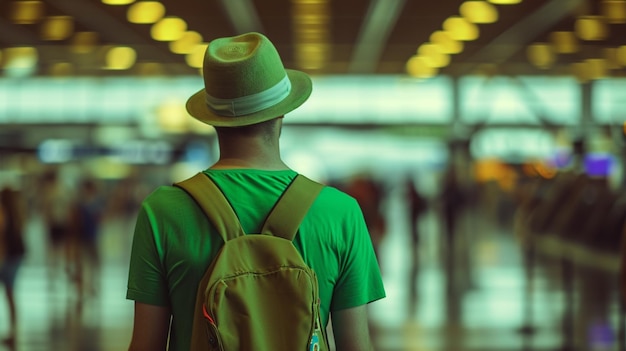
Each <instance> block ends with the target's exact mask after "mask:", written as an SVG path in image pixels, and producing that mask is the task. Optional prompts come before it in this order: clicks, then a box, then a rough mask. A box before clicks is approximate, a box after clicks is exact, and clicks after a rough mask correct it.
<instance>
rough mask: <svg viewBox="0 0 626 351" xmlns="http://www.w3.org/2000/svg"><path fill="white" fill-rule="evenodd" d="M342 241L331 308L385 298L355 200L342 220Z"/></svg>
mask: <svg viewBox="0 0 626 351" xmlns="http://www.w3.org/2000/svg"><path fill="white" fill-rule="evenodd" d="M343 226H344V228H342V229H343V232H344V233H345V234H344V235H345V237H344V241H343V242H340V243H338V249H339V251H340V253H339V255H340V257H341V258H340V267H339V278H338V280H337V284H336V285H335V289H334V293H333V299H332V304H331V307H330V309H331V311H337V310H342V309H346V308H352V307H357V306H361V305H365V304H368V303H370V302H374V301H376V300H379V299H382V298H383V297H385V289H384V286H383V282H382V277H381V274H380V267H379V265H378V261H377V259H376V255H375V254H374V248H373V246H372V240H371V238H370V235H369V232H368V230H367V227H366V225H365V220H364V218H363V213H362V211H361V209H360V208H359V206H358V204H357V203H356V201H354V205H353V206H352V207H351V209H350V210H349V212H348V214H347V216H346V218H345V222H344V223H343Z"/></svg>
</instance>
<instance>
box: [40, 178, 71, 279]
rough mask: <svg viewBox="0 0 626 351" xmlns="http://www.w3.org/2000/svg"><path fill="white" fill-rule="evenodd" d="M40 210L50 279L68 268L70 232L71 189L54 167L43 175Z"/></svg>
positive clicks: (66, 271)
mask: <svg viewBox="0 0 626 351" xmlns="http://www.w3.org/2000/svg"><path fill="white" fill-rule="evenodd" d="M42 182H43V184H42V185H43V187H42V194H41V198H42V201H41V203H40V204H41V206H42V208H41V211H42V214H43V219H44V225H45V228H46V232H47V235H48V243H49V247H48V261H49V262H48V270H49V276H50V283H51V284H52V283H53V282H54V281H55V278H58V277H59V276H58V275H59V274H66V273H68V269H69V268H70V267H69V265H68V263H69V259H68V256H69V254H70V246H69V244H70V241H69V239H70V235H71V233H72V224H73V223H72V220H73V218H72V201H73V199H72V192H71V191H70V189H68V187H67V186H65V185H64V184H63V182H62V180H61V179H60V178H59V173H58V170H57V169H53V170H50V171H48V172H46V173H44V175H43V179H42Z"/></svg>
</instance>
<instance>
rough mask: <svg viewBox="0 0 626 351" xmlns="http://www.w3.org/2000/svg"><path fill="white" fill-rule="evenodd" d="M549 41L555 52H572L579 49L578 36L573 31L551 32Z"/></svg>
mask: <svg viewBox="0 0 626 351" xmlns="http://www.w3.org/2000/svg"><path fill="white" fill-rule="evenodd" d="M550 43H551V44H552V47H553V48H554V51H555V52H556V53H557V54H573V53H575V52H578V50H579V44H578V38H577V37H576V35H575V34H574V32H567V31H557V32H552V33H551V34H550Z"/></svg>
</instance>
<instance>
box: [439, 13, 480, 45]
mask: <svg viewBox="0 0 626 351" xmlns="http://www.w3.org/2000/svg"><path fill="white" fill-rule="evenodd" d="M443 29H444V30H445V31H446V32H448V33H450V36H451V37H452V39H454V40H459V41H471V40H476V39H478V37H479V36H480V30H479V29H478V26H476V25H475V24H474V23H472V22H470V21H468V20H467V19H465V18H464V17H459V16H452V17H449V18H448V19H447V20H445V22H443Z"/></svg>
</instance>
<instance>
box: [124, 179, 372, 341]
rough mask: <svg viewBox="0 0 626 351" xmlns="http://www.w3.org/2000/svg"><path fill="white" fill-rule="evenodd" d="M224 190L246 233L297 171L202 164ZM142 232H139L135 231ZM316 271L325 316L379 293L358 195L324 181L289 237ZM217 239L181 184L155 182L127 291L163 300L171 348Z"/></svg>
mask: <svg viewBox="0 0 626 351" xmlns="http://www.w3.org/2000/svg"><path fill="white" fill-rule="evenodd" d="M206 173H207V174H208V175H209V176H210V177H211V179H213V180H214V181H215V183H216V184H217V185H218V187H219V188H220V189H221V190H222V191H223V193H224V194H225V195H226V198H227V199H228V200H229V202H230V203H231V205H232V206H233V208H234V210H235V212H236V213H237V215H238V217H239V219H240V221H241V224H242V226H243V229H244V231H245V232H246V233H255V232H259V230H260V226H261V225H262V223H263V221H264V220H265V217H266V215H267V214H268V213H269V211H270V210H271V208H272V207H273V205H274V203H275V202H276V201H277V199H278V198H279V196H280V195H281V194H282V192H283V191H284V189H285V188H286V187H287V186H288V185H289V183H290V182H291V180H292V179H293V178H294V177H295V176H296V172H294V171H291V170H281V171H265V170H250V169H239V170H208V171H207V172H206ZM137 233H143V234H137ZM293 243H294V245H295V247H296V248H297V250H298V251H299V252H300V253H301V255H302V257H303V258H304V260H305V262H306V263H307V264H308V265H309V266H310V267H311V268H313V270H314V271H315V272H316V274H317V276H318V280H319V286H320V297H321V300H322V301H321V312H322V318H323V323H324V324H326V323H327V322H328V316H329V311H334V310H341V309H346V308H351V307H355V306H360V305H364V304H366V303H368V302H371V301H373V300H376V299H379V298H382V297H383V296H384V290H383V287H382V283H381V281H380V276H379V275H378V274H371V272H377V271H378V267H377V262H376V259H375V256H374V254H373V250H372V246H371V242H370V240H369V235H368V233H367V229H366V227H365V223H364V221H363V216H362V214H361V211H360V209H359V207H358V205H357V203H356V201H355V200H354V199H353V198H351V197H349V196H347V195H346V194H344V193H342V192H339V191H338V190H336V189H334V188H330V187H325V188H324V190H323V191H322V193H321V194H320V195H319V196H318V198H317V199H316V201H315V203H314V204H313V206H312V207H311V209H310V210H309V212H308V214H307V216H306V217H305V219H304V220H303V222H302V224H301V226H300V230H299V233H298V235H296V237H295V239H294V241H293ZM221 245H222V240H221V239H220V238H219V236H218V235H217V233H215V232H214V230H213V228H212V226H211V225H210V224H209V222H208V220H207V219H206V217H205V216H204V214H203V213H202V211H201V210H200V208H199V207H198V206H197V205H196V204H195V203H194V202H193V200H191V199H190V198H189V197H188V195H187V194H185V193H184V192H183V191H182V190H181V189H178V188H174V187H161V188H159V189H157V190H156V191H155V192H154V193H153V194H152V195H150V196H149V197H148V198H147V199H146V201H145V202H144V205H143V207H142V209H141V212H140V214H139V218H138V222H137V230H136V236H135V240H134V243H133V251H134V254H133V259H132V262H131V271H130V278H129V290H128V297H129V298H131V299H134V300H136V301H137V302H142V303H147V304H152V305H158V306H168V305H169V307H170V308H171V311H172V315H173V321H172V329H171V336H170V338H171V341H170V343H171V346H172V347H171V349H173V350H179V349H180V350H183V349H188V343H189V338H190V330H191V323H192V319H193V318H192V317H193V306H194V303H195V296H196V290H197V286H198V282H199V281H200V279H201V278H202V275H203V274H204V272H205V270H206V269H207V267H208V266H209V264H210V263H211V261H212V259H213V258H214V257H215V255H216V253H217V251H218V250H219V249H220V247H221Z"/></svg>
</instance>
